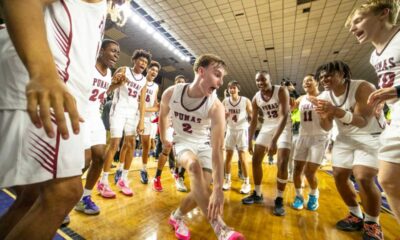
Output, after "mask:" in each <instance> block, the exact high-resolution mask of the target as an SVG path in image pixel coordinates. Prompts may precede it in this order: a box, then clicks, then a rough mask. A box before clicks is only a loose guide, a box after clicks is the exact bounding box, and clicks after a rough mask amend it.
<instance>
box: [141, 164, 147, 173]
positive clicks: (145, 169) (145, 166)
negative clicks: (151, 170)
mask: <svg viewBox="0 0 400 240" xmlns="http://www.w3.org/2000/svg"><path fill="white" fill-rule="evenodd" d="M142 170H143V171H145V172H146V171H147V164H143V167H142Z"/></svg>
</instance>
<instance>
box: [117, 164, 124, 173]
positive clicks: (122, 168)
mask: <svg viewBox="0 0 400 240" xmlns="http://www.w3.org/2000/svg"><path fill="white" fill-rule="evenodd" d="M118 170H120V171H122V170H124V163H120V164H119V165H118Z"/></svg>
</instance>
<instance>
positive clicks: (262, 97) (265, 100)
mask: <svg viewBox="0 0 400 240" xmlns="http://www.w3.org/2000/svg"><path fill="white" fill-rule="evenodd" d="M274 91H275V85H272V94H271V97H270V98H269V99H268V100H267V99H265V98H264V96H263V95H262V93H261V91H260V96H261V99H262V100H263V101H264V102H266V103H267V102H269V100H271V98H272V97H273V96H274Z"/></svg>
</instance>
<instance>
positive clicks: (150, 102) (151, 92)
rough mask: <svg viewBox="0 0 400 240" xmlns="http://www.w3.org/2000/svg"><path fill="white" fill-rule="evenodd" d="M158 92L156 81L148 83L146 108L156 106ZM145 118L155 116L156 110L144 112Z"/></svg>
mask: <svg viewBox="0 0 400 240" xmlns="http://www.w3.org/2000/svg"><path fill="white" fill-rule="evenodd" d="M157 92H158V84H157V83H155V82H151V83H147V90H146V97H145V103H146V104H145V105H146V108H151V107H153V106H154V102H155V101H156V98H157V95H156V94H157ZM144 117H145V118H151V117H154V112H146V113H145V114H144Z"/></svg>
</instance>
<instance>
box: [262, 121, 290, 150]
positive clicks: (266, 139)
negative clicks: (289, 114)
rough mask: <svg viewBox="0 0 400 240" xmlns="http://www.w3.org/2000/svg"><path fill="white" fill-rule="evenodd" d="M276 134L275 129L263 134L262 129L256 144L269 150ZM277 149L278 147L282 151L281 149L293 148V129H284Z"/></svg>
mask: <svg viewBox="0 0 400 240" xmlns="http://www.w3.org/2000/svg"><path fill="white" fill-rule="evenodd" d="M274 132H275V129H274V130H273V131H268V132H263V131H262V129H261V131H260V133H259V134H258V136H257V139H256V144H257V145H261V146H264V147H266V148H267V147H268V146H269V144H270V143H271V139H272V137H273V136H274ZM277 147H278V149H280V148H287V149H291V147H292V130H291V127H288V126H286V127H285V129H283V131H282V133H281V135H280V136H279V138H278V141H277Z"/></svg>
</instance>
